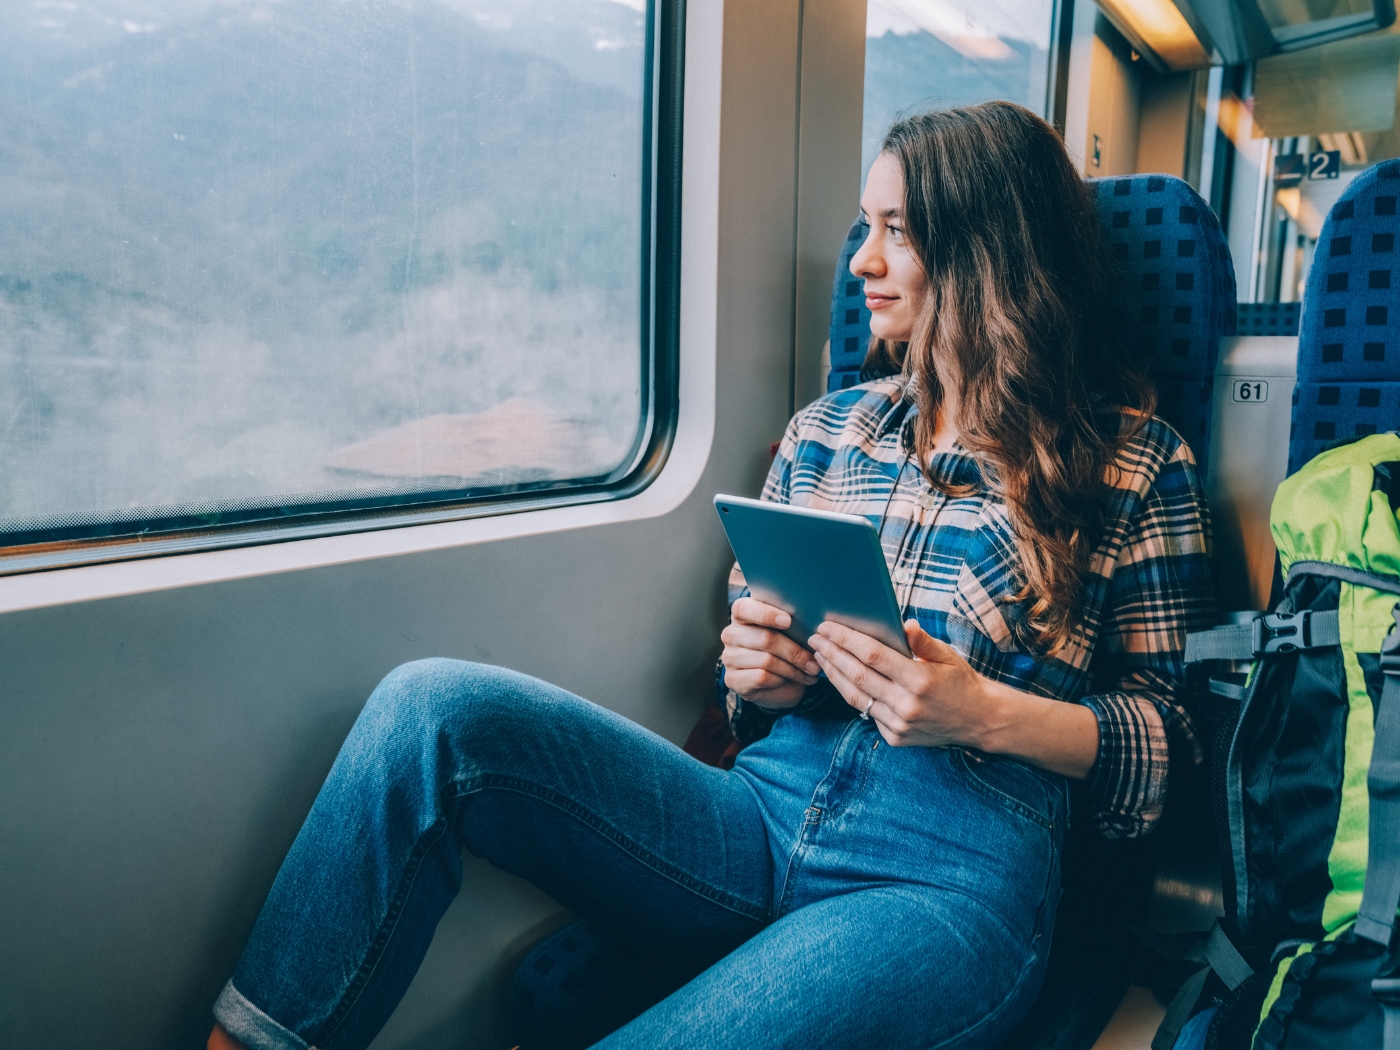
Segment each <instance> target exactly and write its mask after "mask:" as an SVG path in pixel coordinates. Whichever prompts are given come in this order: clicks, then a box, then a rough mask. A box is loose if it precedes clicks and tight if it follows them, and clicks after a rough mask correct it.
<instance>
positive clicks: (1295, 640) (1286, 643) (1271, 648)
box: [1186, 573, 1342, 664]
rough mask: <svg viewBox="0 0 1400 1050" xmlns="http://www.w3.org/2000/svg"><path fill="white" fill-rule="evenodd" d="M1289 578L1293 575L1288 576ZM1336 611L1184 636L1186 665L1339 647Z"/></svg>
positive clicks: (1264, 618)
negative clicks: (1204, 661)
mask: <svg viewBox="0 0 1400 1050" xmlns="http://www.w3.org/2000/svg"><path fill="white" fill-rule="evenodd" d="M1290 575H1292V574H1291V573H1290ZM1341 644H1342V635H1341V630H1340V628H1339V627H1338V620H1337V610H1336V609H1326V610H1322V611H1318V612H1313V611H1312V610H1311V609H1304V610H1303V611H1301V612H1295V613H1268V614H1265V615H1261V616H1256V617H1255V618H1254V619H1253V620H1250V621H1249V623H1232V624H1226V625H1225V626H1223V627H1213V628H1211V629H1210V630H1209V631H1197V632H1195V633H1194V634H1188V635H1187V636H1186V662H1187V663H1188V664H1195V663H1200V662H1201V661H1202V660H1257V659H1259V657H1261V656H1269V655H1271V654H1273V653H1294V652H1297V651H1298V650H1300V649H1321V648H1324V647H1326V646H1329V645H1341Z"/></svg>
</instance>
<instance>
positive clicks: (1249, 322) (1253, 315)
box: [1235, 303, 1303, 335]
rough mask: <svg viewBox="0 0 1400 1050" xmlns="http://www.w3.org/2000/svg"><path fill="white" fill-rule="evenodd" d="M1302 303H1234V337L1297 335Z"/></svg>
mask: <svg viewBox="0 0 1400 1050" xmlns="http://www.w3.org/2000/svg"><path fill="white" fill-rule="evenodd" d="M1302 307H1303V304H1302V303H1236V304H1235V334H1236V335H1297V334H1298V314H1299V313H1300V312H1301V311H1302Z"/></svg>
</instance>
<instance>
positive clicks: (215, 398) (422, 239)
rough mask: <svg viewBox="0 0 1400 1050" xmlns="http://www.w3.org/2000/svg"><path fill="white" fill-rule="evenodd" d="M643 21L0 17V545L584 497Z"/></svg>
mask: <svg viewBox="0 0 1400 1050" xmlns="http://www.w3.org/2000/svg"><path fill="white" fill-rule="evenodd" d="M650 49H651V41H650V39H649V38H648V11H647V0H14V2H11V3H5V4H3V5H0V544H3V545H10V546H13V545H15V544H20V543H34V542H42V541H45V540H51V539H65V538H74V537H77V538H81V537H88V536H121V535H125V534H132V533H139V532H143V531H147V530H150V529H152V528H155V529H157V530H158V529H159V528H160V527H162V523H165V525H169V523H171V522H177V523H183V524H189V523H191V522H193V523H197V524H199V523H202V524H206V525H216V524H224V523H228V522H238V521H262V520H268V519H277V518H285V517H286V516H287V515H289V514H297V513H302V512H306V511H315V510H318V509H325V508H337V507H345V506H362V507H372V506H382V505H403V504H408V503H412V502H414V501H416V500H425V499H441V498H444V497H445V496H448V495H453V494H457V495H459V496H460V495H465V496H467V497H475V496H480V495H491V494H493V493H496V494H499V493H503V492H520V491H533V490H543V491H553V490H555V489H558V488H560V487H565V486H569V485H574V484H580V483H598V482H600V481H606V480H607V479H610V478H613V477H616V476H618V475H619V473H620V472H621V473H625V472H626V471H627V470H628V469H629V467H630V465H631V464H632V463H633V462H634V461H635V459H636V456H637V451H638V448H639V442H640V441H641V439H642V438H643V436H644V433H645V430H646V424H647V419H646V415H647V411H646V410H647V405H648V397H647V390H646V389H645V385H646V384H647V383H649V382H650V379H649V375H650V373H649V371H648V365H647V360H648V357H647V354H648V352H649V348H648V346H647V338H646V336H645V327H646V325H645V319H646V317H647V305H646V303H645V301H644V300H645V297H646V291H645V289H646V284H645V278H646V276H647V273H646V267H647V265H648V261H647V260H648V255H647V247H646V245H647V229H648V227H647V223H646V214H645V213H646V210H647V208H646V201H647V189H646V178H645V177H644V173H645V171H646V169H647V166H648V164H649V163H650V159H649V158H648V157H646V156H644V152H645V151H646V150H647V148H648V146H647V143H648V141H649V140H648V138H647V128H648V122H649V120H650V117H649V114H648V106H649V99H650V92H649V90H648V83H647V79H648V76H649V70H650V68H651V63H650V61H649V54H650Z"/></svg>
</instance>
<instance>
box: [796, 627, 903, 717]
mask: <svg viewBox="0 0 1400 1050" xmlns="http://www.w3.org/2000/svg"><path fill="white" fill-rule="evenodd" d="M823 626H824V625H823ZM851 633H852V634H855V632H851ZM856 637H865V636H864V635H856ZM870 640H871V641H874V639H870ZM809 641H810V642H811V645H812V652H813V654H814V655H815V656H817V657H818V659H819V660H822V659H824V660H825V662H824V663H822V669H823V670H825V671H826V672H827V675H828V677H829V676H830V674H831V668H833V667H834V668H836V670H838V671H840V672H841V673H842V674H843V675H845V676H846V678H847V679H848V680H849V681H850V682H852V683H853V684H854V685H855V686H856V687H857V688H859V689H860V691H861V692H862V693H865V694H867V695H869V696H873V697H875V698H876V699H877V700H886V699H893V698H894V694H895V692H897V691H898V690H899V688H900V687H899V686H897V685H895V683H894V682H892V681H890V680H889V679H888V678H886V677H885V676H884V675H882V674H881V673H880V672H879V671H877V670H875V669H874V668H872V667H871V666H870V665H869V664H867V663H865V661H863V660H861V659H860V658H859V657H858V655H857V654H855V653H851V652H849V651H847V650H846V649H844V648H842V647H841V646H839V645H837V644H835V643H834V642H833V641H832V640H831V639H830V638H826V637H824V636H823V635H820V634H816V635H813V636H812V637H811V639H809ZM876 644H877V645H878V644H879V643H878V642H877V643H876ZM911 662H912V661H911Z"/></svg>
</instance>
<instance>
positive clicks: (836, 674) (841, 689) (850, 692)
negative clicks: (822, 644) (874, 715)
mask: <svg viewBox="0 0 1400 1050" xmlns="http://www.w3.org/2000/svg"><path fill="white" fill-rule="evenodd" d="M817 661H818V662H819V663H820V664H821V665H822V670H823V671H825V672H826V678H827V681H829V682H830V683H831V684H832V685H834V686H835V687H836V691H837V692H838V693H840V694H841V698H842V699H843V700H845V701H846V703H848V704H850V705H851V706H852V707H854V708H855V709H856V710H857V711H860V712H861V713H864V712H866V711H868V710H870V707H871V705H872V704H874V703H875V698H874V697H873V696H871V695H869V694H868V693H866V692H865V691H864V690H863V689H861V688H860V687H859V686H857V685H856V684H855V683H854V682H852V681H851V680H850V679H849V678H847V677H846V676H845V675H844V674H842V673H841V672H840V671H839V670H837V668H836V667H835V666H834V665H833V664H831V663H828V662H827V661H826V659H825V658H824V657H823V656H822V655H821V654H820V653H818V654H817Z"/></svg>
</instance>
